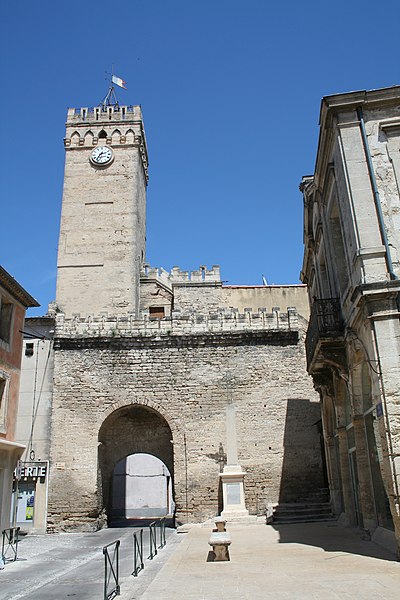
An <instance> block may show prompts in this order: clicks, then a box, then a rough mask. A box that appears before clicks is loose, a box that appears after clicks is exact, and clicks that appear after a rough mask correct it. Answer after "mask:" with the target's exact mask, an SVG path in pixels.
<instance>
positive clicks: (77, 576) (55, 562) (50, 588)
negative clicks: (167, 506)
mask: <svg viewBox="0 0 400 600" xmlns="http://www.w3.org/2000/svg"><path fill="white" fill-rule="evenodd" d="M134 531H135V530H134V529H132V528H121V529H117V528H115V529H104V530H102V531H98V532H95V533H81V534H77V533H75V534H73V533H72V534H60V535H41V536H27V537H24V538H22V540H21V542H20V544H19V546H18V560H17V561H16V562H8V563H7V564H6V566H5V568H4V569H3V570H2V571H0V600H19V599H29V600H63V599H64V598H65V599H70V598H76V599H77V600H78V598H79V600H101V599H102V598H103V581H104V556H103V546H105V545H106V544H109V543H110V542H113V541H115V540H117V539H120V540H121V546H120V584H121V598H122V597H123V596H122V593H123V591H124V588H126V587H127V585H129V589H130V590H131V591H132V590H133V593H136V590H138V592H140V593H141V594H142V593H143V591H144V589H145V588H146V587H147V586H148V585H149V583H150V581H151V580H152V579H153V578H154V577H155V575H156V573H157V572H158V570H159V569H160V568H161V566H162V564H163V563H164V562H165V560H166V559H167V558H168V556H169V555H170V554H171V552H172V551H173V549H174V548H175V546H176V544H178V543H179V541H180V539H181V538H179V537H178V536H177V534H176V532H175V531H173V530H168V529H167V530H166V537H167V545H166V546H165V547H164V548H163V549H162V550H159V551H158V554H157V556H156V558H155V559H154V560H153V561H151V560H147V561H146V567H145V570H144V571H142V572H141V573H140V575H139V577H132V575H131V573H132V570H133V558H132V546H133V544H132V539H133V532H134ZM148 549H149V545H148V530H147V529H146V530H145V532H144V554H145V556H148ZM128 597H130V598H134V597H135V596H133V595H130V596H128ZM137 597H139V596H137Z"/></svg>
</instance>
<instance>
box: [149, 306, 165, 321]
mask: <svg viewBox="0 0 400 600" xmlns="http://www.w3.org/2000/svg"><path fill="white" fill-rule="evenodd" d="M149 314H150V318H151V319H163V318H164V317H165V308H164V306H150V308H149Z"/></svg>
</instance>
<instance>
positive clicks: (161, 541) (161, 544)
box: [158, 517, 166, 548]
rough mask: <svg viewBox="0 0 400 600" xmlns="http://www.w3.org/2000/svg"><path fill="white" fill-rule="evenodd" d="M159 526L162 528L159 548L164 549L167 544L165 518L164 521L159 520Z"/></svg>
mask: <svg viewBox="0 0 400 600" xmlns="http://www.w3.org/2000/svg"><path fill="white" fill-rule="evenodd" d="M158 525H159V528H160V545H159V546H158V547H159V548H164V546H165V544H166V541H165V517H163V518H162V519H160V520H159V522H158Z"/></svg>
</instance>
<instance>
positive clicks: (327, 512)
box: [274, 507, 332, 518]
mask: <svg viewBox="0 0 400 600" xmlns="http://www.w3.org/2000/svg"><path fill="white" fill-rule="evenodd" d="M331 513H332V511H331V508H330V507H329V508H324V509H320V510H313V509H312V508H307V509H304V510H301V509H300V510H285V511H281V510H276V511H275V512H274V518H276V517H292V516H293V517H295V516H299V517H306V516H307V515H330V514H331Z"/></svg>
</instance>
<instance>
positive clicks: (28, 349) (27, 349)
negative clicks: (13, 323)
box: [25, 343, 33, 356]
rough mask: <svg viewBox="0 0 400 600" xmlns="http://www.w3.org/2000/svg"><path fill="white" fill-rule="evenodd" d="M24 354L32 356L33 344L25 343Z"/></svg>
mask: <svg viewBox="0 0 400 600" xmlns="http://www.w3.org/2000/svg"><path fill="white" fill-rule="evenodd" d="M25 356H33V344H32V343H28V344H26V345H25Z"/></svg>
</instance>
